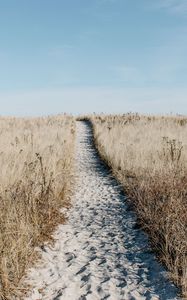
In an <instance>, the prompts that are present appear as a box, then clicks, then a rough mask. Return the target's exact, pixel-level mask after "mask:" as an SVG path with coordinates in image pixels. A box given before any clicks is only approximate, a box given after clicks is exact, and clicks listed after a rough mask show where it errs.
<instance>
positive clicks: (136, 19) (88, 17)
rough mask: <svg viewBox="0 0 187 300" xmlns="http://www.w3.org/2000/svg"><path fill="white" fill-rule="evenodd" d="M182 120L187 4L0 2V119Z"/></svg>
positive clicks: (186, 99)
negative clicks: (106, 115) (145, 116)
mask: <svg viewBox="0 0 187 300" xmlns="http://www.w3.org/2000/svg"><path fill="white" fill-rule="evenodd" d="M128 111H136V112H141V113H143V112H145V113H170V112H173V113H182V114H187V0H0V115H4V114H6V115H41V114H44V115H45V114H55V113H60V112H71V113H85V112H110V113H111V112H114V113H119V112H121V113H124V112H128Z"/></svg>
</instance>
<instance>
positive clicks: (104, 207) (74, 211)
mask: <svg viewBox="0 0 187 300" xmlns="http://www.w3.org/2000/svg"><path fill="white" fill-rule="evenodd" d="M125 202H126V199H125V196H124V195H123V193H122V192H121V189H120V187H119V185H118V184H117V182H116V181H115V180H114V179H113V178H112V176H111V174H110V173H109V171H108V170H107V169H106V168H105V167H104V165H103V164H102V162H101V161H100V159H99V157H98V155H97V152H96V151H95V149H94V146H93V144H92V132H91V129H90V127H89V126H88V125H87V124H86V123H83V122H78V123H77V187H76V192H75V195H74V197H73V199H72V204H73V205H72V208H71V209H70V210H69V211H68V212H67V214H68V216H69V219H68V222H67V224H66V225H60V226H59V227H58V229H57V231H56V232H55V233H54V237H55V239H56V242H55V245H54V247H53V248H51V247H49V246H47V245H46V246H44V247H43V250H40V251H41V253H42V260H41V262H40V263H38V265H37V266H35V268H33V269H31V270H30V271H29V273H28V276H27V282H28V283H29V284H31V285H32V286H33V289H32V291H31V293H30V295H29V296H28V297H27V298H26V299H27V300H28V299H30V300H38V299H43V300H97V299H99V300H104V299H110V300H130V299H131V300H134V299H146V300H154V299H163V300H166V299H167V300H169V299H177V292H178V291H177V289H176V288H175V286H174V285H172V284H171V283H170V282H169V281H168V280H167V275H166V272H165V270H164V269H163V267H161V266H160V265H159V264H158V262H157V261H156V259H155V257H154V255H153V253H152V252H151V250H150V247H149V245H148V242H147V237H146V235H145V234H144V233H143V232H142V231H141V230H140V229H137V228H136V226H135V224H136V219H135V216H134V213H133V212H131V211H130V210H129V209H128V206H127V205H126V203H125Z"/></svg>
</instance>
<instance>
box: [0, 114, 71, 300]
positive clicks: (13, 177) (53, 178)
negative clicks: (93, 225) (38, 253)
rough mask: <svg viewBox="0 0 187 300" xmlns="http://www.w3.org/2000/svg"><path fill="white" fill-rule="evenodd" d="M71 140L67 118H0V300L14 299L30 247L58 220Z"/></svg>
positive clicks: (65, 192) (64, 200)
mask: <svg viewBox="0 0 187 300" xmlns="http://www.w3.org/2000/svg"><path fill="white" fill-rule="evenodd" d="M74 136H75V122H74V119H73V117H71V116H66V115H59V116H56V117H46V118H36V119H23V118H20V119H19V118H18V119H17V118H2V117H1V118H0V299H13V297H14V296H13V295H16V294H18V295H19V289H18V286H19V282H20V279H21V278H22V276H23V274H24V272H25V270H26V268H27V266H28V265H29V264H30V261H31V260H32V259H33V253H34V247H35V246H38V245H40V244H41V243H42V242H43V241H44V240H46V239H49V238H50V234H51V231H52V229H53V228H54V226H55V225H56V224H57V223H58V222H63V219H64V217H63V215H62V214H60V207H62V206H63V205H66V206H67V205H69V198H68V197H69V196H68V192H69V190H70V184H71V178H72V168H73V156H74V153H73V152H74ZM18 298H19V296H18Z"/></svg>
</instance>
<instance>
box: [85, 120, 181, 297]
mask: <svg viewBox="0 0 187 300" xmlns="http://www.w3.org/2000/svg"><path fill="white" fill-rule="evenodd" d="M91 120H92V123H93V125H94V136H95V141H96V145H97V147H98V150H99V152H100V154H101V156H102V157H103V158H104V159H105V160H106V161H107V163H108V164H109V165H110V166H111V168H112V169H113V171H114V173H115V175H116V176H117V177H118V179H119V180H120V182H121V183H122V184H123V186H124V188H125V191H126V193H127V195H128V197H129V199H130V200H131V203H133V205H134V208H135V210H136V212H137V216H138V222H139V224H140V225H141V226H142V227H143V228H144V229H145V230H146V231H147V232H148V234H149V237H150V241H151V243H152V245H153V247H154V249H155V250H156V252H157V254H158V255H159V259H160V260H161V261H162V262H163V263H164V264H165V265H166V266H167V268H168V270H169V272H170V275H171V277H172V279H173V280H174V282H175V283H176V284H177V285H178V286H180V287H181V288H182V292H183V295H184V296H187V118H186V117H180V116H176V117H169V116H168V117H148V116H139V115H137V114H136V115H132V114H127V115H123V116H105V115H101V116H93V117H91Z"/></svg>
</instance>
